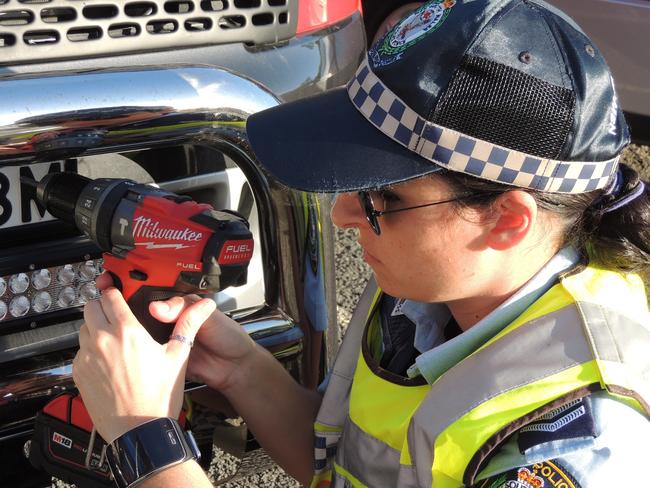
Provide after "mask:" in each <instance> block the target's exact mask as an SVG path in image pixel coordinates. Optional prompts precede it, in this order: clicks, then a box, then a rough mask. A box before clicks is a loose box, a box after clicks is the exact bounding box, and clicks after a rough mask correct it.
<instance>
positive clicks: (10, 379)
mask: <svg viewBox="0 0 650 488" xmlns="http://www.w3.org/2000/svg"><path fill="white" fill-rule="evenodd" d="M278 103H279V101H278V100H277V99H276V98H275V97H274V96H273V95H272V94H271V93H270V92H269V91H268V90H266V89H265V88H264V87H262V86H260V85H259V84H257V83H255V82H253V81H251V80H249V79H246V78H243V77H241V76H238V75H237V74H235V73H232V72H229V71H226V70H223V69H215V68H208V67H185V66H181V67H156V68H142V69H138V70H102V71H90V72H82V73H57V74H52V75H50V76H42V75H39V77H38V78H29V77H8V78H4V79H2V80H0V166H4V165H24V164H29V163H32V162H40V161H52V160H55V159H64V158H71V157H79V156H90V155H96V154H106V153H114V152H122V151H127V150H135V149H149V148H155V147H163V146H169V145H176V144H189V145H193V144H194V145H202V146H208V147H211V148H214V149H217V150H219V151H221V152H223V153H225V154H228V155H230V156H233V159H235V160H236V161H237V162H238V165H239V166H240V169H241V170H242V171H243V172H244V174H245V176H246V178H247V180H248V183H249V184H250V187H251V190H252V192H253V195H254V198H255V201H256V202H257V207H258V212H259V221H260V241H261V242H259V243H256V245H259V246H261V249H262V255H263V262H264V267H265V272H264V283H265V305H264V306H262V307H261V308H260V309H257V310H253V311H239V312H237V313H235V315H234V318H235V319H236V320H238V321H239V322H240V323H241V324H242V325H243V326H244V327H245V328H246V330H248V331H249V333H250V334H251V336H252V337H253V338H254V339H256V340H257V341H258V342H260V343H262V344H263V345H265V346H266V347H268V348H269V349H270V350H271V351H272V352H273V353H274V354H275V355H276V357H277V358H278V359H280V360H283V359H284V358H289V357H292V358H293V360H294V362H295V361H296V359H295V358H296V357H297V356H298V359H297V362H298V373H297V375H298V377H299V379H300V380H301V381H302V382H303V383H304V384H306V385H307V386H312V387H313V386H315V384H316V383H317V381H318V379H319V373H320V372H321V371H322V370H323V366H324V365H325V364H326V360H327V358H326V357H325V358H324V357H321V354H323V353H324V351H325V347H324V346H323V344H324V341H325V340H326V338H325V337H326V336H325V335H324V334H323V333H322V332H317V331H316V330H315V328H314V327H312V321H313V320H312V319H313V317H314V316H315V315H316V314H318V315H319V317H321V319H324V320H325V322H326V325H327V327H326V330H329V331H333V333H334V334H335V333H336V330H337V327H336V313H335V303H336V302H335V296H334V267H333V262H332V256H333V237H332V229H331V224H330V222H329V200H327V199H325V198H322V199H321V198H318V199H314V198H313V197H312V196H310V197H309V198H305V197H304V195H300V194H297V193H296V192H293V191H288V190H287V189H286V188H283V187H280V186H279V185H278V184H277V183H275V182H273V181H272V180H269V179H268V178H267V177H266V176H265V174H264V173H263V172H262V171H261V170H260V168H259V166H257V165H256V164H255V158H254V156H253V154H252V151H251V149H250V146H249V144H248V141H247V137H246V130H245V120H246V118H247V116H248V115H249V114H251V113H254V112H257V111H260V110H263V109H265V108H268V107H272V106H275V105H277V104H278ZM314 202H317V204H318V205H319V212H318V213H317V219H318V221H317V222H313V221H312V222H309V219H312V220H313V219H314V215H315V214H314V212H309V211H307V208H308V207H309V206H310V205H313V204H314ZM309 232H316V233H317V235H315V236H314V235H311V236H309V235H308V233H309ZM309 237H311V238H312V239H314V238H315V239H316V241H317V243H318V245H317V246H316V249H315V250H314V246H308V245H306V244H305V243H306V242H307V241H308V238H309ZM308 248H309V249H308ZM309 252H311V253H313V252H316V253H317V254H318V259H320V260H322V263H324V265H323V269H322V276H321V278H320V279H321V280H322V281H323V283H324V286H323V287H322V290H320V291H319V292H318V293H320V295H321V296H320V297H318V299H316V300H313V299H311V300H309V301H307V300H305V289H304V285H305V283H306V280H305V279H304V276H303V275H302V273H303V269H304V268H307V266H304V265H303V263H305V255H306V253H309ZM307 302H309V303H307ZM314 303H316V304H320V307H321V308H320V309H319V310H318V311H314V310H310V307H312V308H313V307H314V306H315V305H313V304H314ZM316 306H318V305H316ZM316 312H317V313H316ZM322 322H323V320H321V327H320V328H321V329H322V328H323V327H322ZM77 328H78V326H77ZM69 333H70V334H73V335H74V334H76V330H75V329H74V328H73V329H72V330H71V331H70V332H69ZM327 341H328V342H329V343H331V344H335V343H336V340H335V335H332V336H331V337H330V338H327ZM301 350H302V351H305V353H304V354H302V355H299V354H298V353H299V352H300V351H301ZM73 357H74V350H66V351H58V352H56V353H52V354H46V355H41V356H38V357H34V358H24V359H20V360H19V361H15V362H13V363H6V364H0V371H2V373H0V419H2V420H0V440H3V439H8V438H11V437H15V436H19V435H23V434H24V433H25V432H26V430H25V429H27V430H29V423H30V419H31V418H32V417H33V415H34V414H35V412H36V410H37V409H38V408H40V406H41V405H42V404H44V403H46V402H47V401H48V400H49V399H50V398H52V397H53V396H55V395H56V394H58V393H60V392H61V391H65V390H66V389H69V388H71V387H73V383H72V378H71V361H72V358H73Z"/></svg>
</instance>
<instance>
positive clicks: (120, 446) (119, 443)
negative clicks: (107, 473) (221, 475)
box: [106, 418, 201, 488]
mask: <svg viewBox="0 0 650 488" xmlns="http://www.w3.org/2000/svg"><path fill="white" fill-rule="evenodd" d="M200 457H201V453H200V451H199V448H198V446H197V445H196V441H195V440H194V436H192V432H190V431H189V430H188V431H184V430H183V429H182V428H181V426H180V425H179V424H178V422H177V421H176V420H174V419H172V418H158V419H152V420H149V421H148V422H146V423H144V424H142V425H139V426H138V427H136V428H135V429H132V430H130V431H128V432H127V433H126V434H124V435H122V436H120V437H118V438H117V439H115V440H114V441H113V442H111V443H110V444H109V445H108V447H107V449H106V460H107V461H108V465H109V466H110V468H111V473H113V478H114V480H115V483H116V485H117V486H118V487H119V488H131V487H134V486H137V485H138V484H140V483H141V482H143V481H144V480H146V479H148V478H150V477H151V476H153V475H154V474H156V473H158V472H160V471H162V470H164V469H167V468H170V467H172V466H175V465H177V464H181V463H184V462H185V461H189V460H190V459H196V460H198V459H200Z"/></svg>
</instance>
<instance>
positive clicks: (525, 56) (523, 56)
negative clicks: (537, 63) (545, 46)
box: [519, 51, 533, 64]
mask: <svg viewBox="0 0 650 488" xmlns="http://www.w3.org/2000/svg"><path fill="white" fill-rule="evenodd" d="M532 60H533V56H532V54H530V53H529V52H528V51H522V52H520V53H519V61H521V62H522V63H524V64H530V62H531V61H532Z"/></svg>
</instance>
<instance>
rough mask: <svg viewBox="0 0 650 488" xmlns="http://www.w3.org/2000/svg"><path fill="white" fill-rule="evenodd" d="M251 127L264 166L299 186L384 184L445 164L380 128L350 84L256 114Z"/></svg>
mask: <svg viewBox="0 0 650 488" xmlns="http://www.w3.org/2000/svg"><path fill="white" fill-rule="evenodd" d="M246 128H247V132H248V137H249V139H250V142H251V145H252V147H253V151H254V152H255V155H256V156H257V158H258V160H259V162H260V163H261V165H262V167H264V168H265V169H266V171H268V172H269V173H270V174H271V175H273V176H274V177H275V178H276V179H278V180H279V181H280V182H281V183H283V184H285V185H287V186H289V187H292V188H295V189H298V190H303V191H310V192H325V193H331V192H338V191H356V190H362V189H369V188H380V187H383V186H387V185H390V184H394V183H399V182H401V181H406V180H410V179H412V178H416V177H418V176H423V175H426V174H430V173H434V172H436V171H439V170H441V169H442V168H441V167H440V166H437V165H436V164H434V163H432V162H430V161H427V160H426V159H424V158H422V157H420V156H419V155H418V154H416V153H414V152H412V151H410V150H408V149H406V148H405V147H404V146H402V145H401V144H399V143H397V142H395V141H393V140H392V139H390V138H389V137H388V136H386V135H384V134H383V133H382V132H380V131H379V130H378V129H377V128H375V127H374V126H373V125H372V124H371V123H370V122H368V121H367V120H366V119H365V117H364V116H363V115H362V114H361V113H359V111H358V110H357V109H356V108H355V107H354V105H353V104H352V102H351V101H350V99H349V97H348V94H347V90H346V88H345V87H342V88H335V89H333V90H329V91H327V92H324V93H322V94H319V95H316V96H313V97H310V98H305V99H302V100H297V101H295V102H290V103H286V104H283V105H279V106H277V107H273V108H271V109H268V110H264V111H262V112H258V113H256V114H253V115H251V116H250V117H249V118H248V122H247V124H246Z"/></svg>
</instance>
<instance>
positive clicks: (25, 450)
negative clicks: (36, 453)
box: [23, 440, 32, 459]
mask: <svg viewBox="0 0 650 488" xmlns="http://www.w3.org/2000/svg"><path fill="white" fill-rule="evenodd" d="M31 449H32V441H31V440H29V441H27V442H25V444H24V445H23V455H24V456H25V459H29V452H30V451H31Z"/></svg>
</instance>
